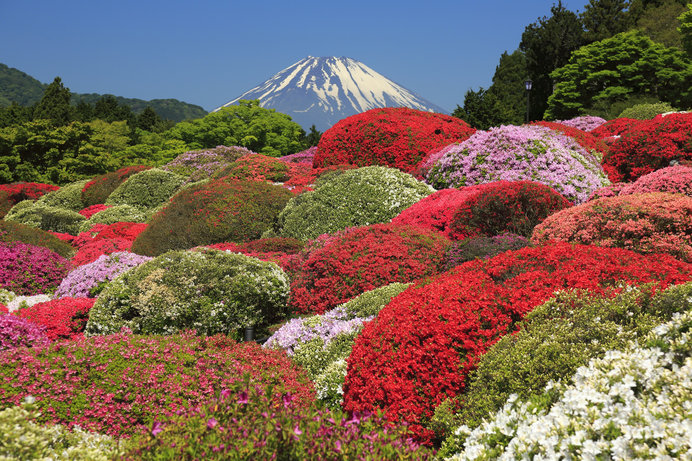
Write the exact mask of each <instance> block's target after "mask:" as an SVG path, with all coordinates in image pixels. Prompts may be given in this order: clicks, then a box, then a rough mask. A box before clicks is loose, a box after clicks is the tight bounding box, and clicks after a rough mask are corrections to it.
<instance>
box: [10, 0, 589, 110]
mask: <svg viewBox="0 0 692 461" xmlns="http://www.w3.org/2000/svg"><path fill="white" fill-rule="evenodd" d="M562 3H563V5H564V6H565V7H567V8H568V9H570V10H572V11H577V10H579V11H581V10H583V6H584V5H585V4H586V3H588V1H587V0H564V1H563V2H562ZM552 4H553V2H552V1H532V0H524V1H522V2H515V1H511V0H505V1H500V0H477V1H466V0H464V1H451V0H450V1H447V0H439V1H436V0H432V1H430V2H423V1H408V0H399V1H377V0H370V1H361V0H355V1H340V2H329V1H328V0H322V1H300V0H297V1H285V0H283V1H254V2H253V1H250V0H247V1H230V0H229V1H204V0H199V1H194V2H193V1H178V0H168V1H159V0H139V1H130V0H122V1H102V0H89V1H84V0H62V1H56V0H41V1H38V0H0V62H2V63H3V64H6V65H8V66H10V67H14V68H17V69H19V70H21V71H23V72H26V73H27V74H29V75H31V76H33V77H34V78H37V79H38V80H40V81H41V82H44V83H49V82H51V81H52V80H53V78H54V77H56V76H60V77H61V78H62V80H63V82H64V84H65V85H66V86H67V87H69V88H70V89H71V90H72V91H74V92H77V93H111V94H115V95H118V96H125V97H130V98H141V99H147V100H148V99H154V98H176V99H179V100H182V101H186V102H189V103H192V104H198V105H200V106H202V107H204V108H205V109H207V110H212V109H214V108H216V107H218V106H220V105H222V104H224V103H225V102H227V101H229V100H231V99H233V98H235V97H237V96H239V95H240V94H242V93H243V92H245V91H247V90H249V89H250V88H252V87H254V86H256V85H257V84H259V83H261V82H263V81H264V80H266V79H268V78H269V77H271V76H272V75H274V74H275V73H277V72H279V71H280V70H281V69H284V68H286V67H288V66H290V65H291V64H293V63H295V62H297V61H299V60H301V59H302V58H304V57H306V56H308V55H310V56H348V57H351V58H354V59H357V60H359V61H362V62H363V63H364V64H366V65H367V66H369V67H371V68H372V69H374V70H375V71H377V72H379V73H381V74H383V75H384V76H385V77H388V78H390V79H392V80H394V81H395V82H397V83H399V84H401V85H403V86H404V87H406V88H408V89H410V90H413V91H414V92H416V93H418V94H419V95H420V96H422V97H424V98H426V99H428V100H430V101H432V102H433V103H435V104H438V105H439V106H442V107H443V108H446V109H448V110H452V109H454V108H455V107H456V105H457V104H460V105H461V104H462V103H463V100H464V94H465V93H466V91H467V90H468V89H470V88H472V89H477V88H478V87H479V86H483V87H487V86H489V85H490V81H491V78H492V75H493V73H494V71H495V66H496V65H497V62H498V59H499V57H500V54H501V53H502V52H503V51H505V50H507V51H509V52H511V51H513V50H514V49H516V48H517V47H518V45H519V42H520V40H521V34H522V32H523V31H524V27H525V26H526V25H528V24H530V23H532V22H535V21H536V20H537V19H538V18H539V17H542V16H549V15H550V7H551V5H552Z"/></svg>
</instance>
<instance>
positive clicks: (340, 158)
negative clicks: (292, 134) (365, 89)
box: [313, 107, 475, 172]
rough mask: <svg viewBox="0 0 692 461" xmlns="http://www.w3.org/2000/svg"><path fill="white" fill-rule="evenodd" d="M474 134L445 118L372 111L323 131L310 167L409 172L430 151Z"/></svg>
mask: <svg viewBox="0 0 692 461" xmlns="http://www.w3.org/2000/svg"><path fill="white" fill-rule="evenodd" d="M474 131H475V130H474V129H473V128H471V127H470V126H469V125H468V123H466V122H464V121H463V120H461V119H459V118H456V117H450V116H449V115H443V114H436V113H433V112H423V111H420V110H415V109H409V108H406V107H398V108H391V107H390V108H381V109H372V110H368V111H366V112H362V113H360V114H356V115H352V116H350V117H347V118H345V119H343V120H340V121H339V122H337V123H336V124H335V125H334V126H332V127H331V128H330V129H328V130H327V131H325V132H324V133H323V134H322V137H321V138H320V142H319V144H318V145H317V152H316V153H315V157H314V161H313V167H316V168H319V167H325V166H329V165H338V164H341V163H350V164H353V165H358V166H369V165H381V166H389V167H392V168H398V169H400V170H401V171H404V172H410V171H411V170H413V168H415V166H416V165H417V164H418V163H419V162H420V161H421V160H423V158H424V157H425V155H426V154H427V153H428V152H429V151H430V150H431V149H433V148H436V147H442V146H445V145H447V144H449V143H450V142H453V141H461V140H464V139H466V138H468V137H469V136H470V135H471V134H472V133H473V132H474Z"/></svg>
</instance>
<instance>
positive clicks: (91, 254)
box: [71, 238, 132, 267]
mask: <svg viewBox="0 0 692 461" xmlns="http://www.w3.org/2000/svg"><path fill="white" fill-rule="evenodd" d="M131 247H132V240H127V239H124V238H109V239H98V240H94V239H92V240H91V241H90V242H88V243H86V244H84V245H83V246H82V247H80V248H79V250H78V251H77V253H75V255H74V257H73V258H72V259H71V262H72V265H73V266H75V267H78V266H82V265H84V264H89V263H91V262H94V261H96V260H97V259H98V258H100V257H101V256H103V255H109V254H111V253H116V252H119V251H127V250H129V249H130V248H131Z"/></svg>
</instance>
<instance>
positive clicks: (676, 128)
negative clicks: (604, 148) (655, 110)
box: [603, 113, 692, 182]
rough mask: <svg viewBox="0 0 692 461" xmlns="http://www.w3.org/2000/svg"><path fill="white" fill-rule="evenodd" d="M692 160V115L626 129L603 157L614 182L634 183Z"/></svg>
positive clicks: (656, 120) (640, 124)
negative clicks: (675, 163)
mask: <svg viewBox="0 0 692 461" xmlns="http://www.w3.org/2000/svg"><path fill="white" fill-rule="evenodd" d="M691 160H692V113H676V114H670V115H668V116H665V117H661V116H658V117H656V118H654V119H652V120H641V121H639V122H638V123H636V124H634V126H631V127H629V128H628V129H626V130H624V131H623V132H622V134H621V136H620V138H619V139H617V140H616V141H614V142H613V144H612V145H611V147H610V150H609V151H608V153H607V154H606V155H605V156H604V157H603V168H604V169H605V171H606V172H607V173H608V177H609V178H610V180H611V181H612V182H621V181H634V180H636V179H637V178H639V177H640V176H643V175H645V174H648V173H651V172H652V171H656V170H659V169H661V168H665V167H667V166H671V165H673V163H672V162H680V161H691Z"/></svg>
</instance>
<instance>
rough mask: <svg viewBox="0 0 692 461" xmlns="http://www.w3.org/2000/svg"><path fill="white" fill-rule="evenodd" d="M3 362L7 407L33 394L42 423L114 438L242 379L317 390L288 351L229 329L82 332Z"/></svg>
mask: <svg viewBox="0 0 692 461" xmlns="http://www.w3.org/2000/svg"><path fill="white" fill-rule="evenodd" d="M0 364H1V366H0V375H1V376H2V380H0V390H1V392H0V405H1V406H2V407H7V406H9V405H16V404H19V403H21V402H22V400H23V399H24V398H25V397H26V396H28V395H32V396H34V397H35V398H36V405H37V407H38V408H39V410H40V411H41V415H40V417H39V418H38V419H37V422H40V423H48V424H62V425H64V426H66V427H67V428H73V427H74V426H76V425H79V426H80V427H81V428H83V429H85V430H89V431H94V432H101V433H105V434H108V435H110V436H113V437H123V436H124V437H128V436H131V435H133V434H138V433H145V432H147V431H148V430H150V429H151V428H152V425H153V423H154V421H156V420H159V419H161V418H163V417H166V416H167V415H173V414H174V413H175V412H176V411H180V410H183V409H184V408H187V407H194V406H197V405H199V404H201V403H203V402H205V401H207V400H208V399H209V398H210V396H214V395H218V393H219V392H220V391H221V390H223V389H234V388H236V387H237V384H236V383H238V382H241V383H243V384H246V385H247V384H248V382H249V383H251V384H252V385H260V386H261V387H263V388H264V389H265V391H269V390H270V386H273V387H274V388H275V389H281V391H282V392H285V393H288V392H290V393H291V394H292V395H293V398H294V401H295V402H296V405H299V406H305V405H307V404H309V403H310V402H313V401H314V395H315V394H314V390H313V389H312V384H311V383H310V382H309V380H308V378H307V376H305V373H304V372H303V371H302V370H300V369H299V368H298V367H297V366H296V365H294V364H293V363H291V361H290V360H289V359H288V357H286V355H285V354H283V353H280V352H279V351H270V350H265V349H262V348H261V347H260V346H258V345H256V344H252V343H243V344H238V343H235V342H234V341H232V340H231V339H229V338H228V337H226V336H214V337H201V336H194V335H192V334H183V335H175V336H137V335H125V334H116V335H111V336H99V337H95V338H78V339H76V340H74V341H61V342H58V343H55V344H53V345H52V346H50V347H47V348H30V349H28V348H19V349H13V350H11V351H7V352H5V353H4V354H0ZM244 375H245V376H246V378H244ZM247 375H249V376H247ZM66 377H69V379H66ZM281 391H280V392H281ZM277 398H279V399H280V394H279V396H277Z"/></svg>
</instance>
